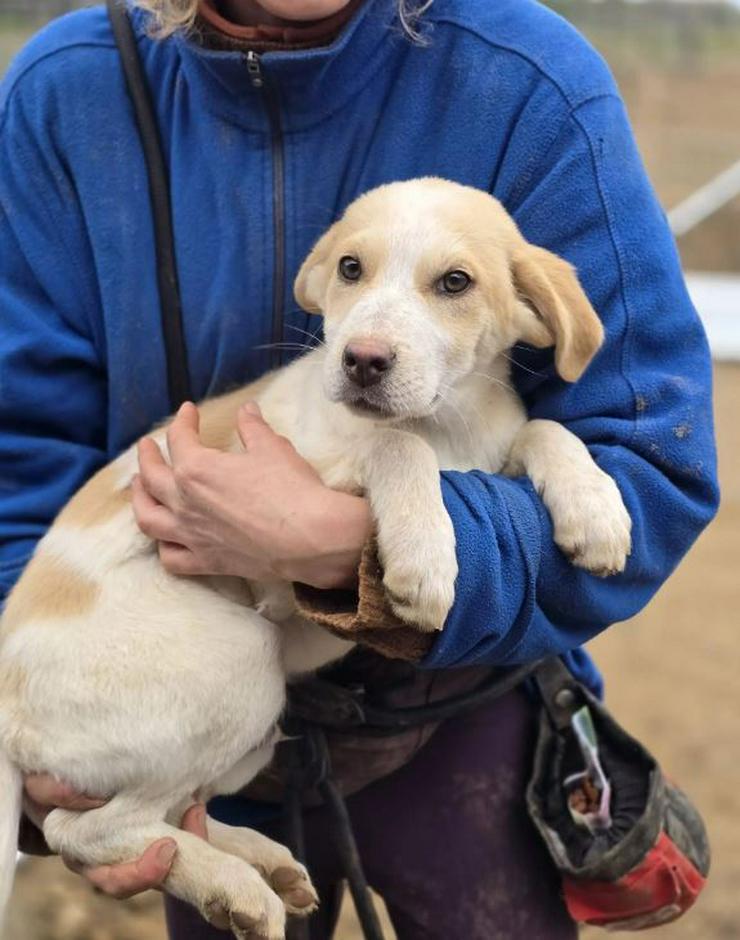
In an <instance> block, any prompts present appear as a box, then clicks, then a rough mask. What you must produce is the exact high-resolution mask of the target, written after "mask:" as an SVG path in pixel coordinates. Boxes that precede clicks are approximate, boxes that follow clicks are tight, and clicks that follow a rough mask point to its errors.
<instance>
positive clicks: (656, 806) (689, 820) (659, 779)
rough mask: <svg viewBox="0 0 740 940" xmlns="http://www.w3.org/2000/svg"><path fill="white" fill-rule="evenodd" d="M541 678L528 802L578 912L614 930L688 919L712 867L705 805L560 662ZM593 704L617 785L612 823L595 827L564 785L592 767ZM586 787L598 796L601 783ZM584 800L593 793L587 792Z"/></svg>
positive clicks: (549, 664)
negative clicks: (584, 727)
mask: <svg viewBox="0 0 740 940" xmlns="http://www.w3.org/2000/svg"><path fill="white" fill-rule="evenodd" d="M534 680H535V682H536V684H537V686H538V688H539V691H540V694H541V696H542V701H543V708H542V714H541V718H540V729H539V735H538V741H537V747H536V752H535V760H534V770H533V774H532V777H531V780H530V783H529V787H528V790H527V805H528V810H529V814H530V817H531V819H532V821H533V822H534V824H535V826H536V827H537V829H538V830H539V832H540V834H541V836H542V838H543V839H544V841H545V843H546V845H547V847H548V849H549V852H550V855H551V856H552V859H553V861H554V863H555V865H556V866H557V868H558V870H559V871H560V873H561V876H562V878H563V887H564V895H565V900H566V903H567V906H568V910H569V912H570V915H571V917H572V918H573V919H574V920H575V921H577V922H579V923H586V924H593V925H596V926H600V927H604V928H606V929H608V930H609V929H611V930H641V929H645V928H648V927H655V926H658V925H660V924H665V923H669V922H670V921H672V920H675V919H676V918H678V917H680V916H681V915H682V914H683V913H684V912H685V911H686V910H688V908H689V907H691V905H692V904H693V903H694V901H695V900H696V898H697V896H698V895H699V893H700V891H701V890H702V888H703V887H704V884H705V881H706V877H707V874H708V872H709V858H710V856H709V844H708V840H707V834H706V830H705V827H704V823H703V822H702V819H701V816H700V815H699V813H698V811H697V809H696V808H695V807H694V805H693V804H692V803H691V801H690V800H689V799H688V797H687V796H686V795H685V794H684V793H683V792H682V791H681V790H680V789H679V788H678V787H676V786H675V785H674V784H673V783H672V782H671V781H669V780H667V779H666V778H665V776H664V775H663V773H662V771H661V769H660V767H659V765H658V763H657V761H656V760H655V758H654V757H653V756H652V754H650V752H649V751H648V750H647V749H646V748H645V747H644V745H643V744H641V743H640V742H639V741H637V740H635V738H633V737H632V736H631V735H629V734H628V733H627V732H626V731H625V730H624V729H623V728H622V727H621V726H620V725H619V724H618V723H617V722H616V721H615V720H614V718H613V717H612V715H611V714H610V713H609V712H608V710H607V709H606V708H605V707H604V706H603V705H602V704H601V702H599V701H598V700H597V699H596V698H595V697H594V696H593V695H591V693H590V692H588V690H587V689H585V688H583V686H581V685H580V684H579V683H578V682H576V680H575V679H574V678H573V677H572V676H571V674H570V673H569V672H568V670H567V669H566V667H565V666H564V665H563V663H562V662H561V661H560V660H557V659H550V660H547V661H546V662H544V663H543V664H541V665H540V666H539V667H538V669H537V670H536V671H535V673H534ZM584 708H587V709H588V713H589V714H588V716H586V717H587V718H588V719H590V726H592V728H593V730H594V732H595V738H596V740H597V741H598V755H599V756H598V761H599V763H600V765H601V768H602V769H603V772H604V774H605V776H606V778H608V780H609V787H610V793H608V794H607V797H608V804H609V805H608V824H604V825H603V826H600V827H597V828H596V829H595V830H594V829H590V828H588V827H586V826H584V825H583V824H582V823H579V822H578V821H576V819H574V814H573V812H572V805H573V804H572V803H571V801H572V799H573V793H572V792H571V793H570V794H569V793H568V792H567V787H566V785H565V782H566V781H567V780H569V779H573V776H574V772H577V771H579V770H580V771H582V770H583V765H584V759H583V751H582V748H581V746H580V744H579V739H578V735H577V734H576V732H575V730H574V723H573V718H574V716H575V715H577V714H578V713H579V712H581V710H582V709H584ZM581 714H582V715H583V712H581ZM576 776H581V774H576ZM586 789H587V790H588V789H590V791H591V796H592V799H593V800H594V801H596V799H597V798H596V796H595V793H596V790H595V789H594V788H593V787H592V786H590V785H589V784H586ZM578 799H579V800H582V801H586V800H587V797H586V796H585V795H583V794H582V793H580V792H579V794H578ZM594 805H595V803H594ZM576 815H577V814H576Z"/></svg>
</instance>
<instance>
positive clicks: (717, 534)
mask: <svg viewBox="0 0 740 940" xmlns="http://www.w3.org/2000/svg"><path fill="white" fill-rule="evenodd" d="M715 400H716V417H717V432H718V439H719V448H720V468H721V480H722V489H723V505H722V509H721V511H720V514H719V516H718V517H717V519H716V521H715V522H714V523H713V525H712V526H711V527H710V528H709V529H708V531H707V532H706V533H705V534H704V535H703V536H702V537H701V539H700V540H699V542H698V543H697V545H696V546H695V547H694V549H693V550H692V552H691V553H690V554H689V556H688V558H687V559H686V561H685V562H684V563H683V565H681V567H680V568H679V570H678V571H677V572H676V574H675V575H674V576H673V578H671V580H670V581H669V582H668V584H667V585H666V586H665V587H664V589H663V590H662V591H661V592H660V594H659V595H658V596H657V597H656V598H655V599H654V601H653V602H652V604H650V606H649V607H648V609H647V610H646V611H644V612H643V613H642V614H640V615H639V616H638V617H635V618H634V619H633V620H631V621H629V622H627V623H623V624H619V625H617V626H615V627H613V628H612V629H611V630H609V631H608V632H607V633H606V634H605V635H604V636H602V637H600V638H599V639H598V640H597V641H596V642H594V643H593V645H592V646H593V652H594V654H595V655H596V657H597V658H598V661H599V663H600V665H601V666H602V668H603V670H604V672H605V674H606V678H607V688H608V703H609V705H610V706H611V707H612V709H613V710H614V712H615V713H616V714H617V715H618V716H619V718H620V720H621V721H622V723H623V724H624V725H625V726H626V727H627V728H629V729H630V730H631V731H633V732H634V733H635V734H636V735H637V736H638V737H640V738H642V739H643V740H644V741H645V742H646V743H647V744H648V746H649V747H650V748H651V749H652V750H653V751H654V752H655V754H656V755H657V756H658V758H659V759H660V760H661V762H662V763H663V766H664V767H665V768H666V770H667V771H669V773H670V774H671V776H673V777H674V778H675V779H676V780H678V781H680V782H681V784H682V785H683V787H684V788H685V789H686V790H687V791H688V792H689V793H690V794H691V796H692V797H693V798H694V799H695V800H696V802H697V803H698V805H699V806H700V807H701V810H702V812H703V813H704V815H705V817H706V820H707V823H708V826H709V831H710V835H711V840H712V845H713V853H714V860H713V870H712V874H711V877H710V881H709V885H708V887H707V889H706V891H705V893H704V895H703V896H702V898H701V899H700V901H699V903H698V904H697V906H696V908H695V909H694V910H693V911H691V912H690V913H689V914H688V915H687V916H686V918H685V919H684V920H683V921H682V922H680V923H678V924H673V925H669V926H667V927H664V928H661V929H660V930H659V931H657V932H656V934H655V935H656V937H662V938H665V940H738V938H740V892H739V891H738V885H739V884H740V748H739V747H738V730H737V715H738V711H739V710H740V678H739V677H740V644H738V627H739V626H740V615H739V613H738V608H739V607H740V460H739V459H738V455H740V421H739V420H738V410H737V408H738V401H740V366H734V365H722V366H719V367H718V368H717V370H716V389H715ZM597 935H598V932H597V931H586V932H585V933H584V938H588V940H595V937H596V936H597ZM359 936H360V935H359V933H358V932H357V928H356V924H355V923H354V920H353V918H352V916H351V912H349V911H348V912H347V915H346V916H345V917H344V918H343V921H342V925H341V928H340V930H339V933H338V937H337V940H359ZM391 936H392V934H391V933H390V931H389V933H388V937H389V940H390V938H391ZM162 937H163V927H162V921H161V912H160V907H159V898H158V896H157V895H149V896H146V897H144V898H141V899H137V900H135V901H131V902H128V903H126V904H122V903H119V902H114V901H109V900H107V899H105V898H102V897H100V896H96V895H95V894H93V893H92V892H91V891H89V890H88V889H87V888H86V887H85V886H84V885H83V884H82V882H81V880H80V879H79V878H78V877H77V876H75V875H72V874H70V873H68V872H66V871H65V870H64V869H63V868H62V866H61V865H59V864H58V863H57V861H56V860H54V859H48V860H40V861H39V860H33V861H31V862H29V863H28V864H27V865H26V866H24V867H22V868H21V871H20V873H19V876H18V880H17V882H16V890H15V894H14V898H13V902H12V907H11V912H10V919H9V922H8V928H7V933H6V936H5V940H161V938H162ZM450 940H463V938H450ZM512 940H526V938H512Z"/></svg>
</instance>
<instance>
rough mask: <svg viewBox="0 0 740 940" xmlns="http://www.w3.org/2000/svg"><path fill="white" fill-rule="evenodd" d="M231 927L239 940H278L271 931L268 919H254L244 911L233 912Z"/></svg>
mask: <svg viewBox="0 0 740 940" xmlns="http://www.w3.org/2000/svg"><path fill="white" fill-rule="evenodd" d="M229 926H230V927H231V930H232V932H233V934H234V936H236V937H237V938H238V940H273V938H276V935H275V934H274V933H270V931H269V927H268V924H267V918H266V917H253V916H252V915H251V914H247V913H246V912H244V911H233V912H232V914H231V924H230V925H229Z"/></svg>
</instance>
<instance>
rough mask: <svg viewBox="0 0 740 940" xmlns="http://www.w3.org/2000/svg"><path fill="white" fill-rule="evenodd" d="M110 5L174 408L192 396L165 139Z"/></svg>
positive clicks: (124, 18)
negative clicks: (137, 145) (140, 173)
mask: <svg viewBox="0 0 740 940" xmlns="http://www.w3.org/2000/svg"><path fill="white" fill-rule="evenodd" d="M106 5H107V8H108V16H109V17H110V21H111V26H112V27H113V35H114V37H115V40H116V45H117V46H118V52H119V54H120V57H121V65H122V67H123V74H124V77H125V79H126V87H127V89H128V93H129V96H130V97H131V101H132V104H133V106H134V113H135V116H136V124H137V127H138V130H139V137H140V138H141V146H142V149H143V151H144V159H145V161H146V167H147V175H148V179H149V196H150V199H151V204H152V217H153V221H154V242H155V248H156V253H157V286H158V288H159V302H160V305H161V317H162V334H163V337H164V348H165V355H166V356H167V389H168V392H169V397H170V406H171V408H172V410H173V411H175V410H176V409H177V408H179V406H180V405H181V404H182V403H183V402H184V401H187V400H188V399H189V398H190V397H191V394H190V380H189V377H188V358H187V348H186V346H185V332H184V330H183V325H182V304H181V301H180V285H179V281H178V276H177V260H176V257H175V241H174V231H173V227H172V204H171V200H170V187H169V178H168V175H167V168H166V166H165V162H164V157H163V155H162V142H161V138H160V135H159V127H158V126H157V121H156V118H155V116H154V106H153V103H152V96H151V93H150V91H149V86H148V85H147V81H146V77H145V75H144V69H143V68H142V65H141V59H140V58H139V51H138V49H137V46H136V37H135V35H134V30H133V27H132V26H131V21H130V19H129V17H128V13H127V12H126V8H125V6H124V4H123V2H122V0H121V2H116V0H107V4H106Z"/></svg>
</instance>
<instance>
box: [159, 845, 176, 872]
mask: <svg viewBox="0 0 740 940" xmlns="http://www.w3.org/2000/svg"><path fill="white" fill-rule="evenodd" d="M175 852H177V843H176V842H167V843H165V845H163V846H161V847H160V848H159V849H158V851H157V861H158V862H159V863H160V865H165V866H166V867H167V868H169V867H170V865H171V864H172V859H173V858H174V857H175Z"/></svg>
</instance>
